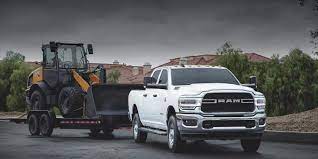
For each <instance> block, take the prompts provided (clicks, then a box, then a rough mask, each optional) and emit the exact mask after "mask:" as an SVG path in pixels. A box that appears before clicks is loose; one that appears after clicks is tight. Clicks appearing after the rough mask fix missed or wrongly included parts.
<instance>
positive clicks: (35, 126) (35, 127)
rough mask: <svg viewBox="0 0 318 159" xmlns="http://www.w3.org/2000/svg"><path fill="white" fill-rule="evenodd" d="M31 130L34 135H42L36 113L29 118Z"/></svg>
mask: <svg viewBox="0 0 318 159" xmlns="http://www.w3.org/2000/svg"><path fill="white" fill-rule="evenodd" d="M28 125H29V132H30V134H31V135H32V136H37V135H40V126H39V119H38V118H37V116H36V115H34V114H31V115H30V116H29V118H28Z"/></svg>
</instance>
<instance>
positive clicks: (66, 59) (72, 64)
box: [57, 45, 86, 69]
mask: <svg viewBox="0 0 318 159" xmlns="http://www.w3.org/2000/svg"><path fill="white" fill-rule="evenodd" d="M57 52H58V59H59V67H60V68H79V69H80V68H86V58H85V52H84V48H83V47H82V46H77V45H60V46H59V48H58V49H57Z"/></svg>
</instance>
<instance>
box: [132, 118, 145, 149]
mask: <svg viewBox="0 0 318 159" xmlns="http://www.w3.org/2000/svg"><path fill="white" fill-rule="evenodd" d="M140 127H142V124H141V122H140V119H139V115H138V114H137V113H136V114H135V115H134V118H133V122H132V131H133V137H134V140H135V142H136V143H145V142H146V140H147V135H148V134H147V132H143V131H140V130H139V128H140Z"/></svg>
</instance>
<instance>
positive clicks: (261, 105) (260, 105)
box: [255, 98, 266, 110]
mask: <svg viewBox="0 0 318 159" xmlns="http://www.w3.org/2000/svg"><path fill="white" fill-rule="evenodd" d="M255 105H256V107H257V109H258V110H265V106H266V99H265V98H255Z"/></svg>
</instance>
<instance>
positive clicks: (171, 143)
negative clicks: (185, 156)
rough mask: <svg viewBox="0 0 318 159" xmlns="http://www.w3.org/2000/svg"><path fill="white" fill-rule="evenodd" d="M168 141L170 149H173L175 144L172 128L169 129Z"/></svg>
mask: <svg viewBox="0 0 318 159" xmlns="http://www.w3.org/2000/svg"><path fill="white" fill-rule="evenodd" d="M168 140H169V148H170V149H172V147H173V143H174V129H173V127H171V126H170V129H169V135H168Z"/></svg>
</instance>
